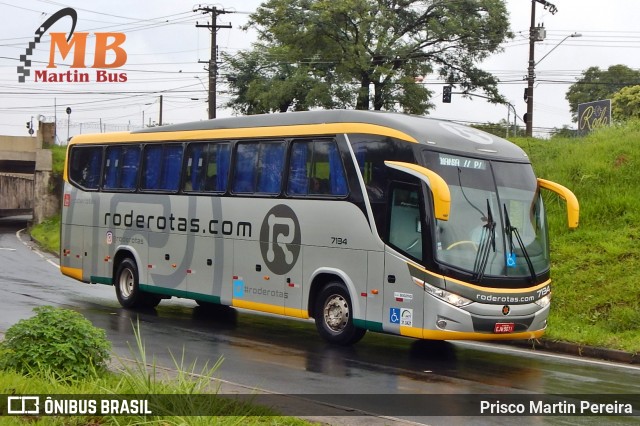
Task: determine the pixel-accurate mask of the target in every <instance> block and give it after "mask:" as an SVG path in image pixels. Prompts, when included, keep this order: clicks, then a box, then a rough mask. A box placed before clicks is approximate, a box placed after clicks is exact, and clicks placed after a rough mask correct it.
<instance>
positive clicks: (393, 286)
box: [383, 183, 424, 338]
mask: <svg viewBox="0 0 640 426" xmlns="http://www.w3.org/2000/svg"><path fill="white" fill-rule="evenodd" d="M419 195H420V186H419V185H412V184H406V183H392V184H391V186H390V190H389V203H390V205H389V210H388V221H389V222H388V223H389V238H388V242H389V246H388V247H387V248H386V249H385V259H384V279H385V283H384V286H385V287H384V307H383V323H384V325H385V329H389V331H392V332H396V333H398V334H402V335H405V336H412V337H419V338H421V337H422V329H423V328H424V327H423V318H424V290H423V289H422V288H421V287H419V286H417V285H416V284H415V283H414V282H413V279H412V278H411V274H410V273H409V267H408V264H407V260H406V258H405V257H408V258H411V259H415V260H416V261H420V260H421V259H422V235H423V232H422V220H421V211H422V209H421V206H420V204H421V202H420V200H421V197H420V196H419ZM401 255H402V256H401Z"/></svg>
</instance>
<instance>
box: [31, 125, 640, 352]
mask: <svg viewBox="0 0 640 426" xmlns="http://www.w3.org/2000/svg"><path fill="white" fill-rule="evenodd" d="M515 142H516V143H518V144H519V145H520V146H522V147H523V148H524V149H525V150H526V151H527V152H528V153H529V155H530V157H531V161H532V163H533V165H534V168H535V170H536V174H537V175H538V176H540V177H543V178H546V179H550V180H553V181H555V182H558V183H560V184H562V185H564V186H566V187H568V188H570V189H571V190H572V191H573V192H574V193H575V194H576V196H577V197H578V200H579V201H580V210H581V211H580V227H579V228H578V229H576V230H569V229H567V226H566V223H567V222H566V221H567V219H566V209H565V205H564V202H563V201H561V200H560V199H558V198H557V197H556V196H555V195H554V194H546V195H545V200H546V206H547V210H548V216H549V222H550V228H551V230H550V237H551V257H552V262H553V270H552V279H553V302H552V309H551V316H550V320H549V328H548V331H547V334H546V335H545V337H546V338H547V339H553V340H560V341H566V342H574V343H580V344H586V345H593V346H600V347H608V348H614V349H623V350H627V351H631V352H640V268H639V267H640V122H635V123H630V124H627V125H625V126H619V127H611V128H606V129H602V130H600V131H598V132H595V133H593V134H591V135H589V136H587V137H584V138H575V139H573V138H571V139H569V138H554V139H552V140H538V139H518V140H516V141H515ZM56 221H59V218H58V219H54V220H53V221H51V222H47V223H45V224H43V225H41V226H40V227H37V228H36V229H34V230H33V234H34V235H35V236H36V238H37V239H38V240H40V241H48V240H49V239H50V241H51V245H50V246H49V249H50V250H53V251H56V252H57V251H58V246H57V244H58V243H57V242H56V238H58V229H57V226H58V222H56Z"/></svg>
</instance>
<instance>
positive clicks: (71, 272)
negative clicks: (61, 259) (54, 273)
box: [60, 266, 82, 281]
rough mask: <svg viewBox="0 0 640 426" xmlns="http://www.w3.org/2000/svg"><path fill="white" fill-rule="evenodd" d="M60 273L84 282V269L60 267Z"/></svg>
mask: <svg viewBox="0 0 640 426" xmlns="http://www.w3.org/2000/svg"><path fill="white" fill-rule="evenodd" d="M60 272H62V274H63V275H66V276H68V277H71V278H75V279H76V280H78V281H82V269H79V268H70V267H68V266H60Z"/></svg>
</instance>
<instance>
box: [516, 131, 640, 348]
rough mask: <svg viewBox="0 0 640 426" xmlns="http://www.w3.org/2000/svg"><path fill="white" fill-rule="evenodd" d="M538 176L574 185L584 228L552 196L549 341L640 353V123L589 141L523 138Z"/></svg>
mask: <svg viewBox="0 0 640 426" xmlns="http://www.w3.org/2000/svg"><path fill="white" fill-rule="evenodd" d="M516 142H517V143H518V144H520V145H521V146H522V148H523V149H525V150H526V151H527V152H528V154H529V156H530V158H531V161H532V163H533V166H534V169H535V170H536V174H537V175H538V176H540V177H542V178H545V179H550V180H553V181H555V182H558V183H560V184H562V185H565V186H566V187H568V188H570V189H571V190H572V191H573V192H574V193H575V194H576V197H578V200H579V202H580V226H579V227H578V228H577V229H576V230H569V229H567V222H566V221H567V219H566V210H565V205H564V202H563V201H562V200H560V199H558V198H557V197H556V196H554V195H552V194H544V195H545V204H546V207H547V212H548V216H549V224H550V238H551V259H552V271H551V273H552V279H553V283H552V291H553V298H552V305H551V314H550V319H549V327H548V329H547V333H546V335H545V336H546V337H547V338H551V339H557V340H563V341H569V342H575V343H582V344H589V345H595V346H602V347H610V348H617V349H626V350H629V351H632V352H640V270H639V269H638V264H640V244H639V241H640V186H638V182H640V121H632V122H630V123H627V124H625V125H621V126H612V127H609V128H602V129H599V130H597V131H595V132H593V133H591V134H590V135H589V136H587V137H584V138H561V137H555V138H553V139H552V140H550V141H546V140H536V139H521V140H517V141H516Z"/></svg>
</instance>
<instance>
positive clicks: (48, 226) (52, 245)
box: [29, 214, 60, 253]
mask: <svg viewBox="0 0 640 426" xmlns="http://www.w3.org/2000/svg"><path fill="white" fill-rule="evenodd" d="M29 233H30V234H31V237H32V238H33V239H35V240H36V241H37V242H38V244H39V245H40V246H41V247H43V248H44V249H46V250H47V251H49V252H51V253H60V214H57V215H55V216H53V217H50V218H48V219H46V220H44V221H43V222H42V223H40V224H38V225H36V226H34V227H32V228H31V229H30V230H29Z"/></svg>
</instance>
